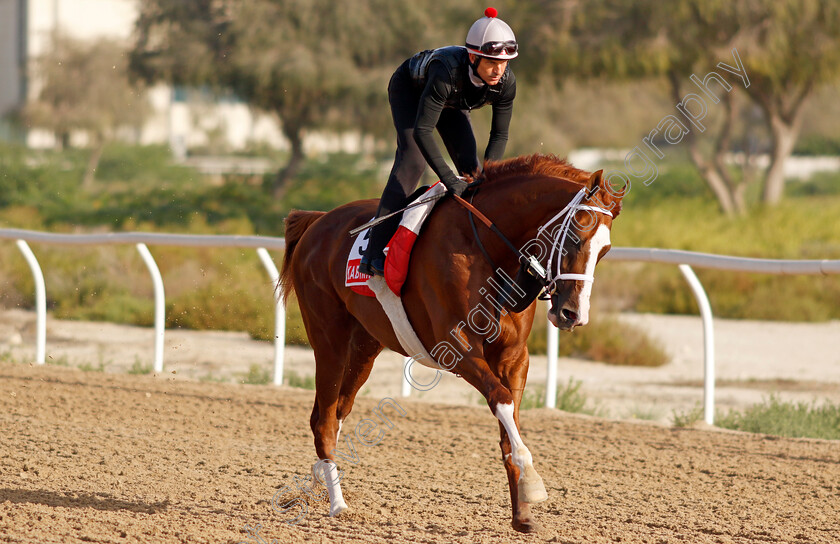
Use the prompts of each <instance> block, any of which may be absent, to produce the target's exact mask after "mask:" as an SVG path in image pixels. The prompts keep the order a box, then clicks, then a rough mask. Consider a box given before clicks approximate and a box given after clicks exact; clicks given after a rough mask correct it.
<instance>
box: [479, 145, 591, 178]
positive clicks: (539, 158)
mask: <svg viewBox="0 0 840 544" xmlns="http://www.w3.org/2000/svg"><path fill="white" fill-rule="evenodd" d="M533 174H541V175H544V176H548V177H552V178H559V179H564V180H566V181H571V182H573V183H577V184H585V183H586V182H587V181H589V176H590V175H591V173H590V172H587V171H585V170H581V169H580V168H575V167H574V166H572V165H571V164H569V163H568V162H567V161H566V159H561V158H560V157H558V156H557V155H542V154H540V153H534V154H533V155H523V156H521V157H516V158H513V159H507V160H504V161H493V162H488V163H486V164H485V168H484V179H485V181H486V182H488V183H495V182H501V181H504V180H506V179H509V178H511V177H514V176H524V175H533Z"/></svg>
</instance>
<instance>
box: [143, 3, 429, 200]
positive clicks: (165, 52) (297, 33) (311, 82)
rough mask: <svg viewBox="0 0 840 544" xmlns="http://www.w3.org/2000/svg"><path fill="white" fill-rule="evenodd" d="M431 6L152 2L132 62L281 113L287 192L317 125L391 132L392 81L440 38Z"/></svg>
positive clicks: (278, 189) (280, 186)
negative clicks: (386, 124)
mask: <svg viewBox="0 0 840 544" xmlns="http://www.w3.org/2000/svg"><path fill="white" fill-rule="evenodd" d="M426 3H428V2H411V3H410V2H394V1H393V0H354V1H347V2H338V3H336V2H332V1H331V0H285V1H270V0H253V1H248V2H233V1H228V2H221V1H213V0H199V1H195V2H183V1H181V0H151V1H149V2H146V3H144V4H143V7H142V8H141V15H140V18H139V20H138V23H137V29H136V30H137V42H136V46H135V48H134V51H133V54H132V59H133V62H132V66H133V69H134V71H135V73H136V74H138V75H139V76H140V77H142V78H143V79H145V80H146V81H157V80H164V81H168V82H171V83H174V84H180V85H209V86H213V87H216V88H227V89H232V90H233V91H234V92H235V93H236V94H237V95H238V96H239V97H240V98H241V99H243V100H245V101H247V102H248V103H249V104H251V105H254V106H256V107H259V108H261V109H263V110H265V111H268V112H273V113H275V114H276V115H277V117H278V119H279V120H280V122H281V126H282V130H283V134H284V135H285V136H286V138H287V139H288V140H289V143H290V146H291V155H290V158H289V162H288V163H287V164H286V165H285V167H284V168H283V169H282V170H280V172H278V174H277V176H276V178H275V182H274V187H273V192H274V194H275V196H276V197H278V198H280V197H282V196H283V194H284V193H285V190H286V188H287V185H288V182H289V180H291V179H292V178H293V177H294V176H295V174H296V173H297V172H298V169H299V168H300V166H301V163H302V161H303V157H304V154H303V136H304V134H305V132H306V131H307V130H310V129H313V128H320V127H330V128H339V129H340V128H349V127H361V128H363V129H365V130H369V131H373V130H377V129H379V130H381V127H382V126H383V122H382V120H383V119H384V117H383V116H382V115H381V112H387V111H388V106H387V99H386V94H385V90H386V87H387V81H388V78H389V77H390V75H391V73H392V72H393V70H394V69H395V68H396V66H397V65H398V64H399V62H402V60H404V59H405V58H406V57H407V56H409V55H411V54H412V53H413V52H415V48H416V47H417V46H418V45H419V44H422V43H423V42H425V41H427V40H429V35H431V36H434V32H431V33H429V32H428V31H429V29H430V28H433V27H432V25H431V24H429V20H428V18H429V17H430V16H431V15H430V10H427V9H425V6H424V4H426ZM421 48H422V47H421Z"/></svg>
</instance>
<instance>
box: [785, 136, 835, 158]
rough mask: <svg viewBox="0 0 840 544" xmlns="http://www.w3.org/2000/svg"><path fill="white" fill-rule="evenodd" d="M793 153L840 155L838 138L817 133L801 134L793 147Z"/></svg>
mask: <svg viewBox="0 0 840 544" xmlns="http://www.w3.org/2000/svg"><path fill="white" fill-rule="evenodd" d="M793 154H794V155H840V138H836V137H835V138H829V137H826V136H820V135H817V134H812V135H807V136H802V137H800V138H799V139H798V140H796V145H794V147H793Z"/></svg>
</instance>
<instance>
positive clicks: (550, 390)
mask: <svg viewBox="0 0 840 544" xmlns="http://www.w3.org/2000/svg"><path fill="white" fill-rule="evenodd" d="M1 238H6V239H12V240H17V245H18V247H19V248H20V250H21V252H22V253H23V255H24V257H25V258H26V261H27V263H28V264H29V266H30V268H31V269H32V274H33V277H34V278H35V290H36V296H35V300H36V303H35V304H36V310H37V350H36V351H37V355H36V358H37V362H38V363H43V362H44V359H45V352H46V351H45V344H46V295H45V286H44V277H43V274H42V272H41V268H40V265H39V264H38V261H37V259H36V258H35V255H34V254H33V253H32V250H31V249H30V248H29V245H28V244H27V242H35V243H48V244H60V245H103V244H134V245H135V246H136V247H137V248H138V251H140V253H141V255H142V256H143V258H144V261H145V262H146V265H147V267H148V268H149V271H150V273H151V274H152V279H153V282H154V283H155V370H156V371H158V372H160V371H162V370H163V348H162V346H163V334H164V331H163V323H164V319H163V317H164V316H163V308H164V294H163V282H162V281H160V282H159V281H158V280H159V272H157V265H155V264H154V259H153V258H152V256H151V253H150V252H149V250H148V249H147V248H146V244H149V245H166V246H181V247H244V248H254V249H256V250H257V253H258V255H259V257H260V260H261V261H262V263H263V265H264V267H265V268H266V271H267V272H268V274H269V276H270V277H271V280H272V281H273V282H276V281H277V278H278V271H277V267H276V266H275V264H274V262H273V261H272V259H271V257H270V256H269V254H268V251H267V250H268V249H275V250H284V249H285V248H286V241H285V240H284V239H283V238H273V237H267V236H223V235H191V234H163V233H145V232H124V233H105V234H53V233H47V232H38V231H30V230H21V229H0V239H1ZM606 259H608V260H611V261H636V262H650V263H662V264H674V265H678V266H679V269H680V272H682V274H683V276H684V277H685V278H686V280H687V281H688V283H689V286H690V287H691V290H692V293H693V294H694V297H695V299H696V300H697V304H698V307H699V308H700V316H701V319H702V322H703V332H704V341H703V345H704V346H703V347H704V356H703V367H704V373H705V378H704V393H703V400H704V403H703V404H704V410H703V413H704V419H705V421H706V422H707V423H709V424H712V423H714V388H715V353H714V326H713V315H712V309H711V305H710V304H709V299H708V297H707V296H706V293H705V291H704V289H703V286H702V285H701V283H700V280H699V279H698V278H697V276H696V275H695V274H694V270H693V269H692V268H691V267H692V266H694V267H700V268H713V269H717V270H730V271H737V272H753V273H759V274H776V275H800V274H803V275H830V274H840V260H798V261H790V260H781V259H753V258H746V257H731V256H727V255H714V254H709V253H697V252H693V251H681V250H673V249H656V248H613V249H612V250H611V251H610V252H609V253H608V254H607V256H606ZM156 274H157V277H156ZM285 317H286V313H285V308H284V307H283V303H282V301H281V300H277V299H275V341H274V345H275V357H274V383H275V384H276V385H279V384H281V383H282V382H283V349H284V347H285ZM548 346H549V350H548V351H549V353H548V370H547V384H546V406H547V407H549V408H553V407H554V406H555V398H556V396H557V359H558V357H557V346H558V331H557V328H555V327H553V326H551V325H550V324H549V326H548ZM402 393H403V396H407V395H408V394H409V393H410V387H406V384H405V383H404V384H403V387H402Z"/></svg>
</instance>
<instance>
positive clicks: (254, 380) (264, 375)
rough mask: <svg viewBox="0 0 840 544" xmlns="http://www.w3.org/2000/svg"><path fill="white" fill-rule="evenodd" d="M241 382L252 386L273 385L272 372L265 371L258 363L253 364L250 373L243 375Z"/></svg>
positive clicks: (249, 369)
mask: <svg viewBox="0 0 840 544" xmlns="http://www.w3.org/2000/svg"><path fill="white" fill-rule="evenodd" d="M239 382H240V383H247V384H250V385H266V384H268V383H271V370H268V369H265V368H263V367H262V366H261V365H259V364H257V363H251V366H250V368H248V373H247V374H243V375H242V376H241V379H240V380H239Z"/></svg>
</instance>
